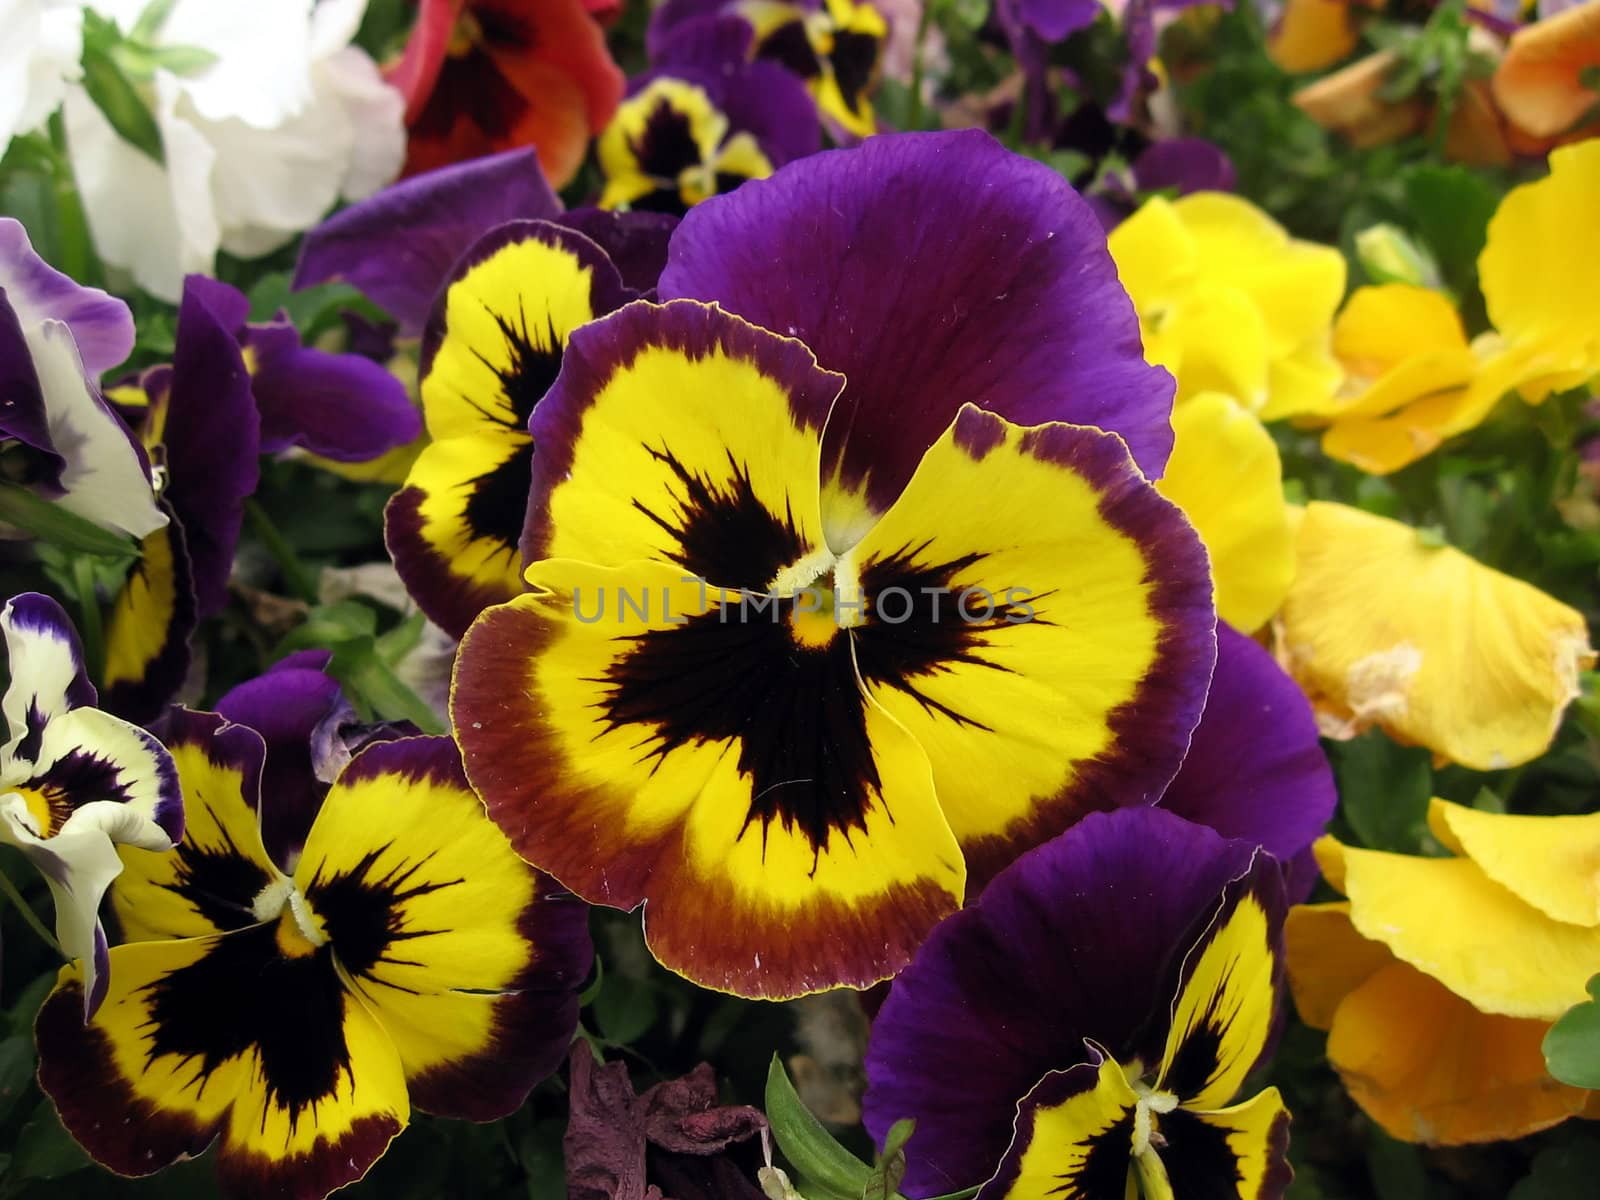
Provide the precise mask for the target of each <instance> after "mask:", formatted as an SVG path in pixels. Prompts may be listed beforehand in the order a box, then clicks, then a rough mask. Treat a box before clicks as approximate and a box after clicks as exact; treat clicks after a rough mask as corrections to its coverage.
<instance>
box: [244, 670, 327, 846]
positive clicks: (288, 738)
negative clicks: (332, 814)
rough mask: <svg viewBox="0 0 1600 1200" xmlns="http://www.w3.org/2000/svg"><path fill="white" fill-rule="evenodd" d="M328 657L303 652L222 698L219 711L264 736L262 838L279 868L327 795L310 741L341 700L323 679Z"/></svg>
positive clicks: (299, 843)
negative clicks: (315, 766) (266, 799)
mask: <svg viewBox="0 0 1600 1200" xmlns="http://www.w3.org/2000/svg"><path fill="white" fill-rule="evenodd" d="M329 657H330V656H329V654H328V652H327V651H325V650H304V651H301V652H300V653H298V654H291V655H289V657H287V658H285V659H283V660H282V661H280V662H278V663H275V664H274V665H273V667H272V669H271V670H269V671H268V672H267V673H266V674H265V675H260V676H258V677H256V678H255V679H251V680H249V681H247V682H245V683H241V684H240V685H239V686H238V687H235V688H233V689H231V690H230V691H228V692H226V693H224V694H223V696H222V697H221V699H219V700H218V701H217V712H219V713H221V714H222V715H223V716H224V717H226V718H227V719H228V720H230V721H232V722H233V723H234V724H236V725H244V726H247V727H248V728H250V729H253V730H255V731H256V732H257V733H259V734H260V735H261V738H262V740H263V741H264V742H265V743H266V745H267V758H266V765H265V766H264V768H263V769H262V773H261V792H262V795H264V796H268V797H270V798H271V799H270V802H269V803H268V804H267V805H266V806H265V807H264V809H263V811H262V814H261V839H262V841H263V842H264V843H265V844H266V847H267V853H268V854H270V855H271V856H272V860H273V861H274V862H275V863H277V864H278V865H279V867H281V868H283V869H285V870H287V869H289V868H290V867H292V865H293V863H294V860H295V857H296V856H297V855H298V854H299V852H300V848H301V847H302V846H303V845H305V840H306V834H307V833H308V832H310V829H311V822H312V821H313V819H315V817H316V815H317V810H318V809H319V808H320V807H321V806H322V799H323V797H324V796H326V795H327V794H328V785H327V783H326V782H324V781H321V780H319V779H318V778H317V776H316V774H315V772H314V770H313V763H312V746H311V738H312V734H313V732H314V731H315V730H316V728H317V726H318V725H319V724H320V723H321V722H322V721H323V720H324V719H325V718H326V717H327V716H328V715H329V714H330V713H332V712H335V711H337V709H338V707H339V705H340V703H341V702H342V700H343V695H342V693H341V692H340V690H339V681H338V680H336V679H334V678H333V677H332V676H331V675H325V674H324V673H323V668H324V667H326V666H327V663H328V659H329Z"/></svg>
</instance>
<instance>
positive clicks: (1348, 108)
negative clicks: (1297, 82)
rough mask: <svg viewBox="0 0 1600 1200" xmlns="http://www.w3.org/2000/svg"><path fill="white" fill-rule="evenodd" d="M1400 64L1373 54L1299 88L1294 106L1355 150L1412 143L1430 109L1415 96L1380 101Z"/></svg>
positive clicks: (1386, 53)
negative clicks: (1405, 139) (1404, 140)
mask: <svg viewBox="0 0 1600 1200" xmlns="http://www.w3.org/2000/svg"><path fill="white" fill-rule="evenodd" d="M1398 62H1399V56H1398V55H1396V54H1395V53H1394V51H1392V50H1380V51H1378V53H1376V54H1369V55H1367V57H1365V58H1362V59H1358V60H1357V61H1355V62H1353V63H1351V64H1350V65H1349V66H1348V67H1344V68H1341V69H1340V70H1338V71H1335V72H1333V74H1331V75H1325V76H1324V77H1323V78H1321V79H1319V80H1317V81H1316V82H1315V83H1313V84H1310V85H1308V86H1307V87H1303V88H1301V89H1300V90H1299V91H1298V92H1296V93H1295V94H1294V103H1295V106H1296V107H1297V108H1299V109H1300V110H1301V111H1302V112H1304V113H1305V114H1306V116H1308V117H1310V118H1311V119H1312V120H1313V121H1315V122H1316V123H1317V124H1318V125H1321V126H1322V127H1323V128H1324V129H1329V130H1332V131H1333V132H1335V133H1338V134H1342V135H1343V136H1344V137H1345V138H1347V139H1348V140H1349V141H1350V143H1351V144H1352V145H1355V146H1359V147H1368V146H1382V145H1386V144H1387V143H1389V142H1396V141H1399V140H1400V139H1401V138H1403V137H1409V136H1410V135H1411V134H1413V133H1416V132H1418V131H1419V130H1420V129H1421V128H1422V127H1423V126H1424V125H1426V124H1427V123H1428V108H1427V105H1425V104H1424V103H1423V102H1422V101H1421V100H1419V99H1417V98H1416V97H1414V96H1413V97H1410V98H1408V99H1405V100H1398V101H1394V100H1386V99H1384V97H1383V96H1382V95H1381V91H1382V88H1383V85H1384V82H1385V81H1386V80H1387V79H1388V77H1389V72H1390V71H1392V70H1393V69H1394V68H1395V66H1396V64H1397V63H1398Z"/></svg>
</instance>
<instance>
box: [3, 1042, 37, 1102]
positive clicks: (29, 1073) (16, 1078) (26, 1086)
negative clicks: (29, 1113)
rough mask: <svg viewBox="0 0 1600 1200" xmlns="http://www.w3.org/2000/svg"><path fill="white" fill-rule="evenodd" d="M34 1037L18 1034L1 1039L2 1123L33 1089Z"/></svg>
mask: <svg viewBox="0 0 1600 1200" xmlns="http://www.w3.org/2000/svg"><path fill="white" fill-rule="evenodd" d="M33 1066H34V1057H33V1039H32V1038H31V1037H29V1036H27V1035H26V1034H18V1035H14V1036H12V1037H8V1038H6V1039H4V1040H3V1041H0V1123H3V1122H4V1121H6V1119H7V1118H9V1117H10V1116H11V1110H12V1109H13V1108H15V1107H16V1105H17V1101H18V1100H20V1099H22V1097H24V1096H26V1095H27V1094H28V1093H29V1092H31V1091H32V1090H33Z"/></svg>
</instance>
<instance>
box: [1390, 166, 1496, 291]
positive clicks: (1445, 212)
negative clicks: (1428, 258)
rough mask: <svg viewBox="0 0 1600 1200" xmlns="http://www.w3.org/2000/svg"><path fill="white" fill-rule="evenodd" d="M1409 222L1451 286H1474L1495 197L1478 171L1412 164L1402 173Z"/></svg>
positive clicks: (1467, 288) (1463, 288) (1470, 288)
mask: <svg viewBox="0 0 1600 1200" xmlns="http://www.w3.org/2000/svg"><path fill="white" fill-rule="evenodd" d="M1401 186H1402V187H1403V189H1404V193H1405V207H1406V210H1407V214H1408V216H1409V217H1410V219H1411V226H1412V228H1413V229H1414V230H1415V231H1416V233H1417V234H1418V235H1420V236H1421V238H1422V239H1423V241H1425V242H1426V243H1427V244H1428V246H1429V247H1430V248H1431V249H1432V250H1433V254H1434V257H1435V258H1436V259H1438V262H1439V267H1440V270H1441V271H1442V272H1443V274H1444V279H1445V282H1446V283H1447V284H1449V285H1450V288H1451V289H1452V290H1453V291H1455V292H1456V293H1457V294H1458V295H1463V296H1464V295H1467V294H1468V293H1470V292H1473V291H1475V290H1476V287H1477V282H1476V281H1477V273H1478V254H1479V253H1480V252H1481V251H1482V250H1483V244H1484V242H1485V241H1486V240H1487V238H1488V232H1489V218H1490V217H1492V216H1494V210H1495V209H1496V208H1497V207H1498V206H1499V203H1500V196H1499V194H1498V192H1497V191H1496V190H1495V188H1494V187H1493V186H1492V185H1490V184H1489V183H1488V182H1487V181H1486V180H1485V179H1484V178H1483V176H1482V175H1479V174H1476V173H1474V172H1472V171H1469V170H1467V168H1465V167H1454V166H1452V167H1445V166H1437V165H1434V164H1431V163H1430V164H1427V165H1424V166H1418V167H1413V168H1412V169H1411V170H1409V171H1407V172H1406V173H1405V175H1404V176H1403V177H1402V184H1401Z"/></svg>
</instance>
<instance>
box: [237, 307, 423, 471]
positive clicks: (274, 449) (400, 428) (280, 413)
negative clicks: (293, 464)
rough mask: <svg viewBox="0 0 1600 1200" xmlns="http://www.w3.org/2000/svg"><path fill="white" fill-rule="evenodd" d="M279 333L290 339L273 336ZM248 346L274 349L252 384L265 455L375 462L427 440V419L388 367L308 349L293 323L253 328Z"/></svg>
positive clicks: (260, 362) (263, 357) (261, 357)
mask: <svg viewBox="0 0 1600 1200" xmlns="http://www.w3.org/2000/svg"><path fill="white" fill-rule="evenodd" d="M280 330H281V331H283V332H286V333H287V334H288V335H289V336H288V338H287V339H284V338H281V337H274V335H276V334H278V333H279V331H280ZM243 340H244V346H245V349H246V350H256V349H270V350H271V352H262V353H259V354H258V355H257V357H256V363H255V373H254V374H253V375H252V376H251V379H250V387H251V391H252V392H253V393H254V395H255V398H256V405H257V407H258V408H259V409H260V412H261V452H262V453H263V454H277V453H280V452H281V451H284V450H287V449H288V448H289V447H290V446H303V447H304V448H305V449H307V450H309V451H311V452H312V453H313V454H320V455H322V456H323V457H324V458H331V459H333V460H334V461H335V462H369V461H371V460H372V459H374V458H377V457H379V456H380V455H382V454H385V453H387V452H388V451H390V450H392V449H394V448H395V447H396V446H404V445H406V444H407V443H408V442H413V441H415V440H416V439H417V438H418V437H419V436H420V435H421V433H422V414H421V413H420V412H418V411H417V406H416V405H415V404H413V403H412V402H411V398H410V397H409V396H407V395H406V389H405V385H404V384H403V383H401V382H400V380H398V379H396V378H395V377H394V376H393V375H391V374H390V373H389V371H388V370H387V369H386V368H385V367H384V366H383V365H382V364H380V363H375V362H373V361H372V360H371V359H367V358H362V357H361V356H360V355H357V354H330V353H328V352H327V351H324V350H317V349H314V348H311V347H303V346H301V345H300V335H299V333H298V332H296V331H295V329H294V327H293V326H290V325H287V324H284V325H252V326H246V328H245V334H244V339H243ZM274 342H277V343H278V344H277V346H276V347H275V348H274V346H273V343H274Z"/></svg>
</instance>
